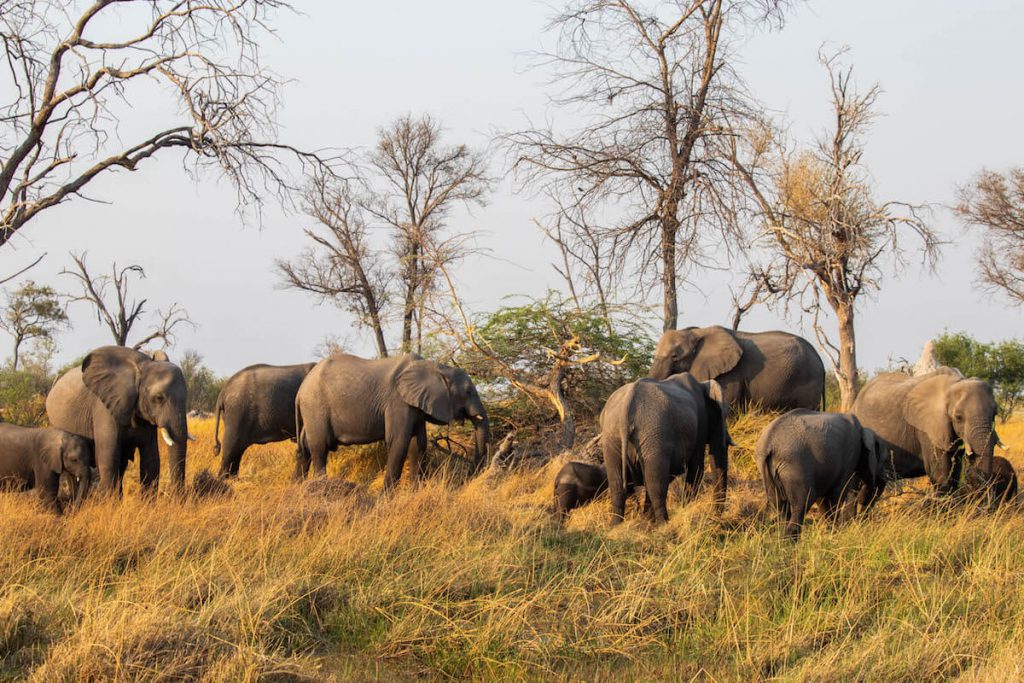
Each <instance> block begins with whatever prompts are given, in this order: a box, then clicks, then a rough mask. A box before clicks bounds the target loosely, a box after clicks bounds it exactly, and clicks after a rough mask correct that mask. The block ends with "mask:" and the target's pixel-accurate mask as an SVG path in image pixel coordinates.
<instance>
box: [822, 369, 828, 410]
mask: <svg viewBox="0 0 1024 683" xmlns="http://www.w3.org/2000/svg"><path fill="white" fill-rule="evenodd" d="M826 386H827V383H826V382H825V378H824V377H822V379H821V412H823V413H824V412H825V411H827V410H828V408H827V407H826V406H825V394H826V391H825V387H826Z"/></svg>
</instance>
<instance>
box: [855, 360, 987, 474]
mask: <svg viewBox="0 0 1024 683" xmlns="http://www.w3.org/2000/svg"><path fill="white" fill-rule="evenodd" d="M853 413H854V415H856V416H857V418H858V419H859V420H860V421H861V423H862V424H863V425H864V426H865V427H868V428H870V429H872V430H874V432H875V433H876V434H878V435H879V436H880V437H882V438H883V439H885V440H886V441H887V442H889V444H890V445H891V446H892V458H891V460H890V462H889V463H888V465H887V467H888V469H889V470H890V476H892V477H895V478H911V477H921V476H925V475H927V476H928V479H929V480H930V481H931V483H932V486H933V487H934V488H935V490H937V491H939V492H941V493H949V492H951V491H953V490H954V489H956V487H957V486H958V484H959V480H960V473H961V469H962V467H963V461H964V451H965V450H966V452H967V454H968V456H969V457H970V458H971V459H972V460H975V459H976V460H977V462H976V464H975V466H976V467H977V468H979V470H980V472H981V474H982V475H983V476H984V477H986V478H988V477H990V476H991V475H992V453H993V450H994V449H995V446H996V444H997V443H998V442H999V437H998V435H997V434H996V432H995V427H994V423H995V417H996V401H995V397H994V395H993V393H992V387H991V386H990V385H989V384H988V382H985V381H982V380H980V379H977V378H965V377H964V376H963V375H962V374H961V373H960V371H959V370H956V369H953V368H948V367H940V368H937V369H936V370H934V371H932V372H929V373H926V374H923V375H918V376H911V375H907V374H904V373H900V372H888V373H883V374H881V375H878V376H877V377H874V378H872V379H871V380H870V381H869V382H868V383H867V384H865V385H864V387H863V388H862V389H861V390H860V393H859V395H858V396H857V400H856V401H854V404H853Z"/></svg>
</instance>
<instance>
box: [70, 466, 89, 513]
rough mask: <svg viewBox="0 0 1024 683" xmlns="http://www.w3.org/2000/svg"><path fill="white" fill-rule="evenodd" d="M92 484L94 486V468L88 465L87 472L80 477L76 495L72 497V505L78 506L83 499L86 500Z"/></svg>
mask: <svg viewBox="0 0 1024 683" xmlns="http://www.w3.org/2000/svg"><path fill="white" fill-rule="evenodd" d="M90 486H92V468H90V467H86V468H85V472H84V473H83V474H82V476H81V477H79V478H78V485H77V486H76V487H75V495H74V497H73V498H72V505H75V506H77V505H81V504H82V501H84V500H85V496H86V495H87V494H88V493H89V487H90Z"/></svg>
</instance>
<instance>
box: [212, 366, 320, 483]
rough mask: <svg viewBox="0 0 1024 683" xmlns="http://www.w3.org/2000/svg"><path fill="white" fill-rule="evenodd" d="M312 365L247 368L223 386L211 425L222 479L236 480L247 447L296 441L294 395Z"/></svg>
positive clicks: (214, 448)
mask: <svg viewBox="0 0 1024 683" xmlns="http://www.w3.org/2000/svg"><path fill="white" fill-rule="evenodd" d="M314 365H316V363H304V364H301V365H263V364H260V365H250V366H249V367H247V368H244V369H242V370H239V371H238V372H236V373H235V374H234V375H232V376H231V378H230V379H229V380H228V381H227V382H226V383H225V384H224V387H223V388H222V389H221V390H220V394H219V395H218V396H217V403H216V407H215V408H214V414H215V416H214V423H213V453H214V455H220V456H221V458H220V476H221V477H237V476H238V467H239V465H240V464H241V462H242V455H243V454H244V453H245V449H247V448H248V447H249V446H251V445H253V444H262V443H273V442H275V441H284V440H286V439H292V440H294V439H295V395H296V394H298V393H299V385H300V384H302V380H303V379H305V377H306V375H308V374H309V371H310V370H312V369H313V366H314ZM222 416H223V418H224V445H223V448H222V447H221V441H220V422H221V417H222Z"/></svg>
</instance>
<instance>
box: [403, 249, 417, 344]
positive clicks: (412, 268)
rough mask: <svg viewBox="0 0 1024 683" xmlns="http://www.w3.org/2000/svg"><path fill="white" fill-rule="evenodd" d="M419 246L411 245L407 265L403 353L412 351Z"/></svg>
mask: <svg viewBox="0 0 1024 683" xmlns="http://www.w3.org/2000/svg"><path fill="white" fill-rule="evenodd" d="M419 270H420V265H419V245H418V244H416V242H415V241H413V242H412V243H411V244H410V245H409V263H408V264H407V265H406V270H405V273H406V278H407V279H408V280H407V282H406V283H405V306H404V309H403V311H402V353H409V352H410V351H411V350H412V319H413V317H414V316H415V314H416V293H417V291H418V290H419Z"/></svg>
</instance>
